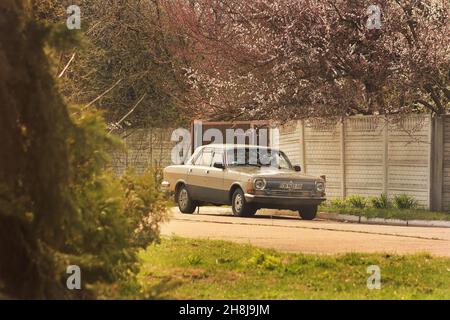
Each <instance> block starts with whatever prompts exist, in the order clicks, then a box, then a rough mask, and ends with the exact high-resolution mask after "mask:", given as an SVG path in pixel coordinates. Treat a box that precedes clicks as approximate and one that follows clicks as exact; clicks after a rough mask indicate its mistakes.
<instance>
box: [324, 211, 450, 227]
mask: <svg viewBox="0 0 450 320" xmlns="http://www.w3.org/2000/svg"><path fill="white" fill-rule="evenodd" d="M317 217H318V218H320V219H326V220H334V221H343V222H352V223H362V224H378V225H387V226H405V227H408V226H410V227H440V228H450V221H441V220H400V219H384V218H366V217H361V216H354V215H350V214H337V213H327V212H319V213H318V214H317Z"/></svg>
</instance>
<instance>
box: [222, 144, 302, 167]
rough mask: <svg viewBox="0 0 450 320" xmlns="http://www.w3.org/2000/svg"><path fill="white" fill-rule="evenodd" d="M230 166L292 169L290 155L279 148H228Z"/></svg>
mask: <svg viewBox="0 0 450 320" xmlns="http://www.w3.org/2000/svg"><path fill="white" fill-rule="evenodd" d="M227 164H228V165H229V166H256V167H275V168H278V169H291V170H293V167H292V165H291V163H290V162H289V159H288V157H287V156H286V155H285V154H284V153H283V152H282V151H279V150H275V149H266V148H234V149H228V150H227Z"/></svg>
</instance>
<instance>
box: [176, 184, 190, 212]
mask: <svg viewBox="0 0 450 320" xmlns="http://www.w3.org/2000/svg"><path fill="white" fill-rule="evenodd" d="M188 199H189V197H188V193H187V191H186V189H182V190H181V191H180V194H179V195H178V204H179V205H180V207H181V208H183V209H184V208H186V206H187V203H188Z"/></svg>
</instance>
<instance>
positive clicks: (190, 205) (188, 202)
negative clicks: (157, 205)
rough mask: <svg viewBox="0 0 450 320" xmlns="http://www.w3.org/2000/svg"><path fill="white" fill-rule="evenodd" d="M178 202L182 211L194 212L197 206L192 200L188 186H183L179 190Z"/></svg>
mask: <svg viewBox="0 0 450 320" xmlns="http://www.w3.org/2000/svg"><path fill="white" fill-rule="evenodd" d="M177 203H178V208H179V209H180V211H181V213H194V212H195V209H196V208H197V206H196V205H195V203H194V201H192V199H191V197H190V195H189V192H188V190H187V188H186V186H182V187H181V188H180V190H178V192H177Z"/></svg>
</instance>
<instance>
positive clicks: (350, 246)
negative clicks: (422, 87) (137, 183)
mask: <svg viewBox="0 0 450 320" xmlns="http://www.w3.org/2000/svg"><path fill="white" fill-rule="evenodd" d="M161 232H162V234H163V235H166V236H170V235H177V236H181V237H188V238H203V239H220V240H227V241H233V242H238V243H248V244H252V245H255V246H260V247H265V248H273V249H277V250H281V251H285V252H304V253H323V254H333V253H345V252H386V253H398V254H407V253H419V252H428V253H430V254H433V255H436V256H447V257H450V228H436V227H426V228H424V227H404V226H384V225H383V226H381V225H364V224H352V223H343V222H334V221H326V220H313V221H302V220H300V219H299V218H297V217H295V216H287V215H276V216H272V215H270V214H268V213H267V212H266V213H263V214H259V213H258V214H257V215H256V216H255V217H252V218H239V217H234V216H232V215H231V209H229V208H223V207H202V208H201V209H200V213H199V214H197V213H196V214H192V215H189V214H181V213H179V211H178V209H177V208H173V209H172V210H171V219H170V221H169V222H167V223H165V224H163V225H162V230H161Z"/></svg>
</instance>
